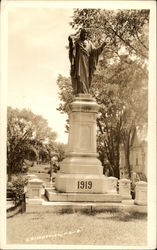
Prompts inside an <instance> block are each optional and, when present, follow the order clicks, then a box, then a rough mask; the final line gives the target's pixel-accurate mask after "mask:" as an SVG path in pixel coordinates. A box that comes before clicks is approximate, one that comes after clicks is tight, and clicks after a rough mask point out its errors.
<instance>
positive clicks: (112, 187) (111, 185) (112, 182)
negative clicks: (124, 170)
mask: <svg viewBox="0 0 157 250" xmlns="http://www.w3.org/2000/svg"><path fill="white" fill-rule="evenodd" d="M107 182H108V184H107V190H108V193H114V194H117V182H118V179H117V178H116V177H113V176H110V177H108V180H107Z"/></svg>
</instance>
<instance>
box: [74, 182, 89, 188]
mask: <svg viewBox="0 0 157 250" xmlns="http://www.w3.org/2000/svg"><path fill="white" fill-rule="evenodd" d="M77 187H78V189H92V181H78V186H77Z"/></svg>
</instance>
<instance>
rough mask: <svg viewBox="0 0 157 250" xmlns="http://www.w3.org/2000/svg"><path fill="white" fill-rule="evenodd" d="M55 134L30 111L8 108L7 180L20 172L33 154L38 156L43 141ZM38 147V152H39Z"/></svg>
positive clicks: (40, 118) (42, 146) (52, 137)
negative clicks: (25, 161)
mask: <svg viewBox="0 0 157 250" xmlns="http://www.w3.org/2000/svg"><path fill="white" fill-rule="evenodd" d="M49 137H51V139H53V140H55V137H56V133H55V132H51V129H50V128H49V127H48V125H47V121H46V120H45V119H43V118H42V117H41V116H37V115H35V114H33V113H32V112H31V111H29V110H26V109H23V110H21V111H20V110H18V109H12V108H11V107H8V124H7V171H8V177H9V180H10V178H11V175H12V174H14V173H19V172H22V168H23V163H24V160H25V159H26V158H27V157H29V156H30V154H31V153H32V152H33V153H35V152H36V153H35V154H37V156H39V153H40V151H42V152H43V148H44V143H45V141H46V140H47V139H48V138H49ZM39 147H40V151H39Z"/></svg>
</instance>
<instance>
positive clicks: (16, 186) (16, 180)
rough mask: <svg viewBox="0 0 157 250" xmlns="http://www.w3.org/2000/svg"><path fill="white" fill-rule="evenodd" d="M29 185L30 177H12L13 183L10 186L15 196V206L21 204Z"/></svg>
mask: <svg viewBox="0 0 157 250" xmlns="http://www.w3.org/2000/svg"><path fill="white" fill-rule="evenodd" d="M27 184H28V177H26V176H24V175H22V174H19V175H14V176H12V181H11V184H10V187H9V188H10V189H11V190H12V192H13V193H14V195H15V205H18V204H20V203H21V202H22V201H23V198H24V193H25V189H24V188H25V186H26V185H27Z"/></svg>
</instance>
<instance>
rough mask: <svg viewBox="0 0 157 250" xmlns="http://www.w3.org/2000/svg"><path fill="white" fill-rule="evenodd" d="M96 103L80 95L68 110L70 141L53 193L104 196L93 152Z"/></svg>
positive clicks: (99, 164) (105, 189)
mask: <svg viewBox="0 0 157 250" xmlns="http://www.w3.org/2000/svg"><path fill="white" fill-rule="evenodd" d="M98 108H99V106H98V104H97V103H96V102H95V100H94V99H93V98H92V97H91V96H90V95H89V94H88V95H87V94H86V95H85V94H79V96H78V97H76V98H75V100H74V102H72V103H71V105H70V108H69V122H70V130H69V140H68V149H67V152H66V158H65V159H64V160H63V162H62V163H61V165H60V172H59V173H58V174H57V175H56V182H55V185H56V190H57V191H60V192H65V193H66V192H69V193H71V192H74V193H105V192H107V187H106V184H105V181H106V177H105V176H104V175H103V168H102V165H101V162H100V161H99V160H98V159H97V157H98V154H97V150H96V117H97V112H98Z"/></svg>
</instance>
